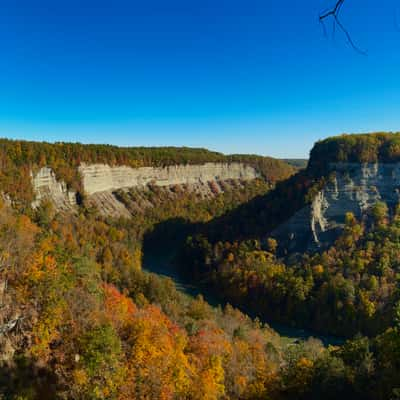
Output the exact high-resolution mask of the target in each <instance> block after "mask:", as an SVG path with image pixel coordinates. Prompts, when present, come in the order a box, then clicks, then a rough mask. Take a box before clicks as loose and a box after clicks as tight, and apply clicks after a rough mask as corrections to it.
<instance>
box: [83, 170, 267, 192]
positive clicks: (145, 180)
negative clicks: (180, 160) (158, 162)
mask: <svg viewBox="0 0 400 400" xmlns="http://www.w3.org/2000/svg"><path fill="white" fill-rule="evenodd" d="M79 171H80V174H81V176H82V179H83V187H84V190H85V193H86V194H88V195H91V194H94V193H98V192H104V191H110V190H111V191H112V190H117V189H123V188H132V187H137V186H146V185H149V184H152V185H155V186H172V185H183V184H185V185H194V184H204V183H207V182H214V181H215V182H219V181H225V180H229V179H233V180H249V179H255V178H257V177H259V176H260V175H259V174H258V172H257V171H256V170H255V169H254V168H253V167H251V166H249V165H246V164H242V163H205V164H201V165H174V166H169V167H164V168H154V167H142V168H130V167H126V166H119V167H110V166H109V165H105V164H91V165H85V164H83V165H81V166H80V168H79Z"/></svg>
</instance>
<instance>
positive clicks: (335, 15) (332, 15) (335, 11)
mask: <svg viewBox="0 0 400 400" xmlns="http://www.w3.org/2000/svg"><path fill="white" fill-rule="evenodd" d="M344 2H345V0H337V1H336V4H335V6H334V7H333V8H331V9H328V10H327V11H325V12H323V13H322V14H321V15H320V16H319V21H320V22H321V23H322V25H323V27H324V32H325V33H326V28H325V25H324V22H325V21H326V20H327V19H333V31H334V32H335V30H336V27H338V28H339V29H340V30H341V31H342V32H343V33H344V35H345V36H346V39H347V41H348V43H349V44H350V46H351V47H352V48H353V49H354V50H355V51H356V52H357V53H360V54H363V55H366V52H365V51H363V50H361V49H360V48H359V47H358V46H356V44H355V43H354V41H353V39H352V37H351V35H350V33H349V31H348V30H347V29H346V28H345V26H344V25H343V23H342V22H341V20H340V11H341V10H342V7H343V4H344Z"/></svg>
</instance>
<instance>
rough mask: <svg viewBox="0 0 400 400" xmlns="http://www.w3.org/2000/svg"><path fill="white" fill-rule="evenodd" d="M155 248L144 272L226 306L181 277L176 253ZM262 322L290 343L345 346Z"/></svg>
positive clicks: (335, 339) (334, 339) (147, 255)
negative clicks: (171, 281) (168, 279)
mask: <svg viewBox="0 0 400 400" xmlns="http://www.w3.org/2000/svg"><path fill="white" fill-rule="evenodd" d="M153 248H154V246H152V249H151V250H150V249H147V251H145V252H144V259H143V269H144V270H146V271H148V272H152V273H154V274H158V275H161V276H164V277H167V278H170V279H172V280H173V281H174V283H175V286H176V288H177V289H178V290H179V291H180V292H183V293H185V294H187V295H189V296H192V297H196V296H198V295H202V296H203V297H204V299H205V300H206V301H207V302H208V303H209V304H211V305H213V306H218V305H222V306H224V305H225V304H224V303H223V302H222V301H221V300H220V299H218V298H217V297H216V296H215V295H213V293H211V292H210V291H207V290H205V289H204V288H202V289H201V288H200V285H199V286H197V285H195V284H193V283H192V282H188V281H186V280H185V279H184V278H183V277H182V276H181V274H180V273H179V271H178V269H177V267H176V266H175V265H174V263H173V262H172V260H173V258H174V251H173V249H172V248H171V247H170V248H168V249H166V248H161V249H159V248H157V251H154V250H153ZM262 322H264V323H267V324H268V325H269V326H270V327H271V328H273V329H274V330H275V331H276V332H278V333H279V335H280V336H282V337H283V338H286V339H287V340H288V341H289V342H296V341H302V340H307V339H308V338H310V337H313V338H316V339H319V340H321V342H322V343H324V345H325V346H328V345H333V346H338V345H341V344H343V342H344V339H342V338H339V337H335V336H329V335H321V334H318V333H315V332H313V331H310V330H307V329H301V328H296V327H291V326H288V325H284V324H279V323H275V322H271V321H268V320H262Z"/></svg>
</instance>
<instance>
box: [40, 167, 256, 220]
mask: <svg viewBox="0 0 400 400" xmlns="http://www.w3.org/2000/svg"><path fill="white" fill-rule="evenodd" d="M79 173H80V175H81V177H82V187H83V190H84V193H85V194H86V195H87V196H88V200H89V203H91V204H92V205H94V206H96V207H97V208H98V209H99V211H100V212H101V213H102V214H104V215H109V216H115V217H118V216H124V217H129V216H130V213H129V211H128V210H127V209H126V208H125V206H124V205H123V204H122V203H121V202H119V201H118V199H117V197H116V196H115V194H114V192H115V191H117V190H121V189H122V190H128V189H132V188H138V189H140V190H141V189H143V190H145V189H146V188H148V187H149V186H159V187H163V188H169V187H173V186H176V185H184V186H185V189H186V190H192V191H196V192H198V193H199V194H201V195H202V196H203V197H207V196H209V195H212V194H213V193H214V194H215V193H216V192H221V191H223V190H224V189H223V188H224V185H223V184H222V183H224V182H225V183H226V182H229V181H238V182H241V181H247V180H252V179H256V178H259V177H261V175H260V173H259V172H258V171H257V170H256V169H255V168H253V167H252V166H250V165H247V164H244V163H239V162H233V163H205V164H199V165H174V166H168V167H141V168H131V167H127V166H115V167H112V166H109V165H106V164H82V165H81V166H80V167H79ZM211 183H213V185H214V186H213V188H211V187H210V184H211ZM32 184H33V188H34V191H35V194H36V199H35V201H34V202H33V204H32V207H34V208H36V207H38V206H39V204H40V203H41V201H42V200H43V199H44V198H47V199H49V200H51V201H52V202H53V204H54V205H55V207H56V209H57V210H60V211H62V210H73V209H74V208H75V206H76V205H77V201H76V197H77V196H76V193H74V192H71V191H69V190H68V189H67V187H66V185H65V183H64V182H59V181H57V179H56V177H55V175H54V172H53V171H52V170H51V169H50V168H47V167H45V168H42V169H40V170H39V171H38V172H37V173H36V174H32Z"/></svg>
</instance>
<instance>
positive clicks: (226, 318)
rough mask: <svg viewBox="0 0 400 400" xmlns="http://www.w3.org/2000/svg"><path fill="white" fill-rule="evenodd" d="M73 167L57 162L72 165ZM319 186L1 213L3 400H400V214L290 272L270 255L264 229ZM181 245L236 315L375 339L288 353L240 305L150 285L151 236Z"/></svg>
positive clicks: (291, 183)
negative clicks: (113, 208) (182, 238)
mask: <svg viewBox="0 0 400 400" xmlns="http://www.w3.org/2000/svg"><path fill="white" fill-rule="evenodd" d="M379 137H381V136H379ZM339 140H342V139H339ZM12 143H13V144H14V145H15V142H12ZM40 146H41V144H40V145H38V148H40ZM55 146H57V145H49V149H52V148H53V147H55ZM61 146H63V145H61ZM11 147H12V146H11ZM72 147H74V145H72V146H71V148H72ZM12 148H14V147H12ZM49 151H50V150H49ZM100 153H101V152H100ZM6 154H7V153H6ZM94 154H95V153H93V156H94ZM7 157H8V155H7V156H5V157H4V158H3V160H8V161H7V162H11V161H10V159H8V158H7ZM29 157H33V156H29ZM46 157H47V156H46ZM62 157H64V158H62ZM65 157H66V156H65V155H64V156H61V155H60V158H58V160H68V162H67V161H65V163H66V164H65V165H68V168H69V167H70V166H71V165H74V164H73V162H71V159H69V158H68V157H67V158H65ZM235 157H239V159H241V158H240V157H242V156H235ZM246 157H247V156H246ZM32 159H33V158H32ZM232 159H233V158H232ZM236 159H237V158H236ZM16 160H17V159H15V160H14V161H13V162H11V164H7V163H6V165H13V168H14V167H15V170H14V171H24V168H26V171H29V169H30V168H32V167H34V166H36V167H37V166H39V165H40V164H36V162H32V163H31V162H27V163H22V162H21V163H18V162H17V161H16ZM327 160H328V159H327ZM49 162H50V161H48V160H47V158H46V164H47V163H49ZM63 162H64V161H63ZM93 162H94V161H93ZM98 162H100V161H98ZM61 164H62V162H61ZM53 167H54V165H53ZM10 170H12V169H10ZM314 171H315V170H312V169H310V168H308V169H307V170H305V171H301V172H299V173H298V174H297V175H295V176H293V177H291V178H289V179H288V180H286V181H284V182H281V183H278V184H277V185H276V189H275V190H273V191H269V192H268V190H269V189H270V188H271V183H270V182H265V181H264V180H255V181H252V182H247V183H246V184H244V185H241V186H240V187H239V189H237V188H235V186H232V188H231V190H227V191H226V192H224V193H221V194H218V195H216V196H215V197H213V198H212V199H200V198H196V195H195V194H193V193H185V192H184V191H183V192H180V191H177V192H175V193H171V194H167V193H166V192H164V191H161V190H158V189H157V188H152V187H149V190H148V191H147V192H146V196H148V202H149V204H151V206H149V207H143V208H142V209H141V210H140V212H135V213H134V215H133V216H132V218H131V219H123V218H121V219H118V220H117V219H112V218H104V217H102V216H101V215H100V214H98V212H97V210H96V209H94V208H91V207H90V206H89V205H88V204H83V205H82V206H81V207H80V208H79V209H78V210H77V212H76V213H75V214H72V215H68V214H57V213H55V212H54V210H53V209H52V206H51V204H50V203H47V202H43V203H42V206H41V207H40V208H38V209H37V210H29V209H28V208H27V209H23V208H22V210H21V208H20V209H18V210H16V209H12V208H11V207H10V206H9V205H8V204H7V202H4V204H1V206H0V225H1V229H0V301H1V308H0V354H1V362H0V368H1V371H0V372H1V374H0V393H1V395H2V396H3V397H4V398H5V399H15V400H16V399H27V400H28V399H32V400H33V399H121V400H122V399H166V400H169V399H171V400H173V399H188V400H191V399H193V400H196V399H199V400H200V399H210V400H214V399H215V400H217V399H221V400H223V399H237V400H239V399H241V400H242V399H276V400H286V399H287V400H291V399H320V398H327V399H336V398H340V397H343V398H353V399H371V400H372V399H382V400H383V399H392V398H396V396H398V395H399V393H400V391H399V389H400V378H399V377H400V365H399V361H398V360H399V354H400V325H399V323H400V296H399V288H398V285H399V283H398V275H399V273H400V271H399V268H400V267H399V256H398V253H399V252H398V248H399V244H400V243H399V242H400V234H399V232H400V226H399V215H400V213H399V211H398V210H396V212H393V211H391V212H389V211H388V209H387V207H386V206H385V205H384V204H381V203H378V204H376V205H375V207H373V208H372V209H371V210H370V212H369V215H368V218H366V219H364V220H357V219H356V218H355V217H354V216H353V215H352V214H348V215H347V216H346V228H345V230H344V232H343V235H342V236H341V237H340V238H339V239H338V240H337V242H336V243H335V244H334V245H333V246H332V247H331V248H329V249H326V251H324V252H322V253H316V254H304V255H301V256H298V257H296V258H285V259H284V258H281V257H280V255H279V254H277V252H276V250H277V243H276V241H274V240H272V239H270V240H266V241H263V240H262V241H260V240H259V239H260V234H262V233H263V232H264V233H265V230H264V229H265V227H266V226H269V227H273V226H274V225H275V224H278V223H279V221H280V220H281V219H282V218H285V216H286V215H288V214H290V213H292V212H294V211H295V210H296V209H298V208H299V207H301V206H302V205H303V204H305V203H306V202H308V201H310V199H312V198H313V196H314V194H315V193H316V192H317V191H318V190H319V188H320V187H321V186H323V185H324V180H325V179H328V178H327V177H325V176H323V174H321V173H316V172H314ZM321 171H322V169H321ZM6 175H7V174H4V171H3V176H2V177H3V178H4V176H6ZM10 182H11V181H10ZM17 182H18V180H17ZM10 184H11V183H10ZM21 189H23V186H21ZM267 192H268V193H267ZM16 193H17V192H16ZM117 195H118V196H119V197H120V198H121V199H122V201H123V202H124V204H125V205H126V207H127V208H129V207H134V206H135V205H136V204H137V199H136V197H135V196H136V195H137V193H136V192H135V191H134V190H133V191H124V192H120V193H117ZM171 196H172V197H171ZM24 210H25V211H26V212H24ZM197 232H200V234H197ZM182 233H183V235H184V234H189V235H190V237H189V238H188V240H187V246H186V247H185V251H184V252H183V253H182V255H181V260H180V261H181V265H182V266H183V268H184V269H185V271H186V273H188V272H189V275H191V277H192V278H194V279H195V280H197V281H202V282H203V283H204V284H206V285H207V286H208V288H213V289H214V290H215V291H216V292H218V294H219V295H220V296H221V297H223V298H224V300H229V301H230V302H231V303H232V304H233V305H234V306H239V307H240V308H241V309H242V310H245V311H248V312H251V315H259V316H263V317H264V316H265V317H268V318H273V319H276V320H279V321H281V322H285V323H289V324H297V325H299V326H304V325H307V326H309V327H313V328H314V329H316V330H320V331H323V332H329V333H337V334H341V335H345V336H348V337H353V336H354V334H356V333H358V332H361V333H362V334H365V335H368V336H369V337H364V336H361V335H359V336H356V337H355V338H353V339H352V340H349V341H348V342H346V343H345V344H344V345H343V346H340V347H328V348H324V346H322V344H321V343H319V342H318V341H316V340H313V339H310V340H308V341H306V342H303V341H300V342H299V343H293V342H288V341H287V340H283V339H282V338H280V337H279V336H278V335H277V334H276V333H275V332H274V331H273V330H271V329H270V328H269V327H268V326H267V325H263V324H261V323H260V322H259V321H258V320H255V321H253V320H251V319H250V318H249V317H247V316H246V315H245V314H243V313H242V312H240V311H238V310H237V309H234V308H232V307H231V306H226V307H224V308H221V307H219V308H213V307H211V306H210V305H208V304H207V303H206V302H205V301H204V300H203V299H202V298H201V297H198V298H195V299H193V298H191V297H188V296H186V295H184V294H182V293H180V292H178V291H177V290H176V288H175V286H174V284H173V282H172V281H170V280H168V279H165V278H160V277H158V276H156V275H153V274H149V273H147V272H145V271H142V270H141V261H142V243H143V238H144V236H145V235H146V237H152V238H153V239H155V240H153V241H152V242H151V243H152V244H153V245H154V243H157V242H159V243H163V242H167V240H166V239H170V238H172V237H174V236H176V235H179V234H181V235H182Z"/></svg>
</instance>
